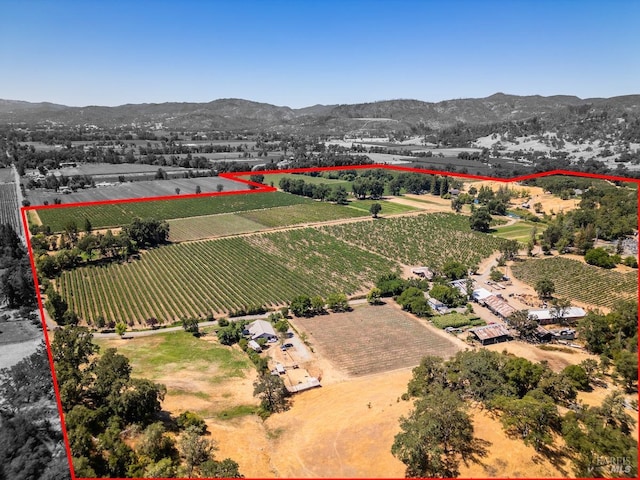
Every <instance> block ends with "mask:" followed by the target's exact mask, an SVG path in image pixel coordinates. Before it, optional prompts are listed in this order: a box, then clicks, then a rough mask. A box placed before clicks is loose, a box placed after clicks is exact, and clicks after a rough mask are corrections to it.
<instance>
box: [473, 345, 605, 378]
mask: <svg viewBox="0 0 640 480" xmlns="http://www.w3.org/2000/svg"><path fill="white" fill-rule="evenodd" d="M484 348H487V349H489V350H494V351H496V352H501V351H503V350H506V351H507V352H508V353H512V354H513V355H517V356H518V357H523V358H526V359H527V360H530V361H532V362H541V361H543V360H546V361H547V362H549V368H551V369H552V370H553V371H555V372H560V371H561V370H562V369H564V368H565V367H567V366H568V365H577V364H578V363H580V362H582V361H583V360H586V359H587V358H591V359H593V360H596V361H598V360H599V359H598V357H597V356H595V355H590V354H588V353H586V352H584V351H582V350H579V349H577V348H576V349H571V348H570V347H566V348H569V349H570V350H571V351H572V352H573V353H566V352H561V351H557V350H542V349H540V348H538V347H537V346H536V345H532V344H529V343H524V342H520V341H517V340H514V341H511V342H504V343H497V344H495V345H489V346H487V347H484Z"/></svg>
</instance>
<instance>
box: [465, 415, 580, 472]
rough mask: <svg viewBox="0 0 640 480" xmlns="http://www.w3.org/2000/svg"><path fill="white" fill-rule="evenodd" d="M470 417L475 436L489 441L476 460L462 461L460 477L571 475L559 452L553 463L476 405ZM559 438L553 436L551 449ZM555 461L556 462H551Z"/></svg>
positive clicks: (565, 459)
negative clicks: (473, 461) (474, 461)
mask: <svg viewBox="0 0 640 480" xmlns="http://www.w3.org/2000/svg"><path fill="white" fill-rule="evenodd" d="M470 413H471V414H472V416H473V428H474V435H475V436H476V438H478V439H480V440H484V441H485V442H488V454H487V456H486V457H483V458H480V459H479V460H480V461H479V462H478V463H469V464H468V465H466V466H465V465H464V463H463V464H461V466H460V477H463V478H479V477H499V478H518V477H526V478H541V477H556V478H558V477H567V476H571V475H572V474H573V472H572V470H571V465H570V463H569V461H568V459H567V458H565V457H563V456H561V455H559V457H558V458H557V459H556V460H554V461H553V462H552V461H551V460H550V459H549V458H546V457H544V456H542V455H540V454H538V453H537V452H536V451H535V450H534V449H533V447H529V446H527V445H525V444H524V442H523V441H522V440H520V439H517V438H510V437H509V436H507V434H506V433H505V432H504V430H503V428H502V423H501V422H500V419H499V418H496V417H494V416H492V415H491V414H490V413H489V412H488V411H486V410H482V409H479V408H473V409H471V410H470ZM561 444H562V440H561V439H559V438H555V439H554V442H553V447H552V448H556V449H557V448H558V447H559V445H561ZM554 462H555V464H554Z"/></svg>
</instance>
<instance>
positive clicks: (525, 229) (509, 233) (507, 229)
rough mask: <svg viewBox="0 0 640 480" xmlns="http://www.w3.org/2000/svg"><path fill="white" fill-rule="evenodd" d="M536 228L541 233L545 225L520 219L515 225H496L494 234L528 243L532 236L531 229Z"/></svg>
mask: <svg viewBox="0 0 640 480" xmlns="http://www.w3.org/2000/svg"><path fill="white" fill-rule="evenodd" d="M534 228H535V229H536V232H537V233H538V234H540V233H542V232H543V231H544V229H545V225H542V224H540V223H535V222H528V221H526V220H520V221H518V222H516V223H514V224H513V225H506V226H497V227H495V232H494V235H496V236H497V237H500V238H504V239H506V240H517V241H519V242H523V243H526V242H527V241H529V239H530V238H531V231H532V230H533V229H534Z"/></svg>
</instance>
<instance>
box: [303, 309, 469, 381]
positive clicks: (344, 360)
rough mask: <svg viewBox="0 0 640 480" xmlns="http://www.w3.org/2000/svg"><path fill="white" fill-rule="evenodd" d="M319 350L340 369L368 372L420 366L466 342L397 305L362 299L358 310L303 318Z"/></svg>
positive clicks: (447, 355) (354, 373) (352, 373)
mask: <svg viewBox="0 0 640 480" xmlns="http://www.w3.org/2000/svg"><path fill="white" fill-rule="evenodd" d="M293 323H294V324H295V326H296V327H299V328H300V329H301V330H302V331H304V332H305V333H306V334H307V335H308V338H309V342H310V343H311V345H312V347H313V348H314V350H316V351H317V353H318V354H320V355H322V356H324V357H326V358H327V359H328V360H329V361H330V362H331V363H332V364H333V365H334V366H335V368H336V369H338V370H342V371H343V372H345V373H347V374H348V375H350V376H363V375H370V374H373V373H380V372H387V371H392V370H397V369H400V368H407V367H414V366H416V365H418V364H419V363H420V359H421V358H422V357H424V356H425V355H438V356H441V357H443V358H450V357H451V356H453V355H455V353H456V352H457V351H458V350H461V349H462V348H463V347H462V344H460V343H457V342H456V341H454V340H452V339H451V338H450V337H449V336H447V335H446V334H444V333H442V332H440V331H437V330H436V329H434V328H432V327H430V326H427V325H425V324H423V323H422V322H421V321H419V320H416V319H415V318H414V317H413V316H412V315H409V314H407V313H405V312H403V311H402V310H401V309H400V308H398V307H397V306H395V305H390V304H389V305H380V306H375V307H372V306H368V305H361V306H357V307H356V308H354V310H353V311H352V312H349V313H340V314H331V315H324V316H318V317H312V318H298V319H296V320H294V322H293Z"/></svg>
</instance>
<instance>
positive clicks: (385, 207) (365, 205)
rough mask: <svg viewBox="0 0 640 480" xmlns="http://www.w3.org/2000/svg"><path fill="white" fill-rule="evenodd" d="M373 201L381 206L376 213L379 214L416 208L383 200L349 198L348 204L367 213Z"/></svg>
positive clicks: (413, 210)
mask: <svg viewBox="0 0 640 480" xmlns="http://www.w3.org/2000/svg"><path fill="white" fill-rule="evenodd" d="M374 203H379V204H380V206H381V207H382V211H380V213H379V214H378V215H379V216H385V215H394V214H396V213H406V212H415V211H416V210H418V209H417V208H415V207H410V206H409V205H402V204H400V203H392V202H387V201H385V200H351V201H349V206H350V207H351V208H355V209H358V210H360V211H363V212H366V213H369V209H370V208H371V205H373V204H374Z"/></svg>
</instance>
